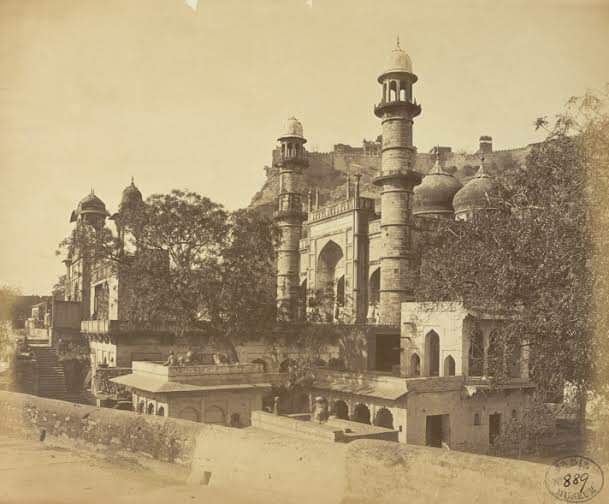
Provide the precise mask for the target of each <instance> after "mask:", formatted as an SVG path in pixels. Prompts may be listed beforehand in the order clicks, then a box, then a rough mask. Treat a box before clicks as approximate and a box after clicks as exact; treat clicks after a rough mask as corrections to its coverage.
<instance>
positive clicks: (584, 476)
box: [562, 473, 588, 493]
mask: <svg viewBox="0 0 609 504" xmlns="http://www.w3.org/2000/svg"><path fill="white" fill-rule="evenodd" d="M587 481H588V473H581V474H578V473H576V474H574V475H573V476H571V474H570V473H569V474H565V476H564V477H563V484H562V486H564V487H565V488H567V487H570V486H571V485H573V486H577V485H579V484H580V483H581V485H582V486H581V488H580V489H579V491H580V493H581V492H583V491H584V487H585V486H586V482H587Z"/></svg>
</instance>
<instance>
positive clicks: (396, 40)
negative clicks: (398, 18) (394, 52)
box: [395, 33, 401, 49]
mask: <svg viewBox="0 0 609 504" xmlns="http://www.w3.org/2000/svg"><path fill="white" fill-rule="evenodd" d="M395 45H396V47H397V48H398V49H401V47H400V34H399V33H398V34H397V35H396V38H395Z"/></svg>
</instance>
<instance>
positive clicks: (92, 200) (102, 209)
mask: <svg viewBox="0 0 609 504" xmlns="http://www.w3.org/2000/svg"><path fill="white" fill-rule="evenodd" d="M86 214H99V215H103V216H104V217H107V216H109V215H110V213H109V212H108V210H106V204H105V203H104V202H103V201H102V200H101V199H100V198H98V197H97V196H96V195H95V193H94V192H93V189H91V192H90V193H89V194H87V195H86V196H85V197H84V198H83V199H81V200H80V202H79V203H78V206H77V207H76V210H74V211H73V212H72V215H71V216H70V221H71V222H74V221H75V220H76V219H77V217H78V216H79V215H86Z"/></svg>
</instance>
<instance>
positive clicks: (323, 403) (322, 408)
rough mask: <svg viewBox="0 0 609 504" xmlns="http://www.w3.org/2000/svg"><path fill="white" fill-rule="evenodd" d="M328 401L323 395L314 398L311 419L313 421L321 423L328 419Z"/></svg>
mask: <svg viewBox="0 0 609 504" xmlns="http://www.w3.org/2000/svg"><path fill="white" fill-rule="evenodd" d="M329 416H330V415H329V414H328V401H327V400H326V398H325V397H321V396H318V397H316V398H315V405H314V407H313V415H312V416H311V420H313V421H314V422H319V423H323V422H326V421H327V420H328V417H329Z"/></svg>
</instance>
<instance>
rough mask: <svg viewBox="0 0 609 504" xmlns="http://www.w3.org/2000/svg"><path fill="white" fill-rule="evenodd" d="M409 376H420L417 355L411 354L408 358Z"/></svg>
mask: <svg viewBox="0 0 609 504" xmlns="http://www.w3.org/2000/svg"><path fill="white" fill-rule="evenodd" d="M410 376H412V377H415V376H421V358H420V357H419V354H416V353H413V354H412V355H411V356H410Z"/></svg>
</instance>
